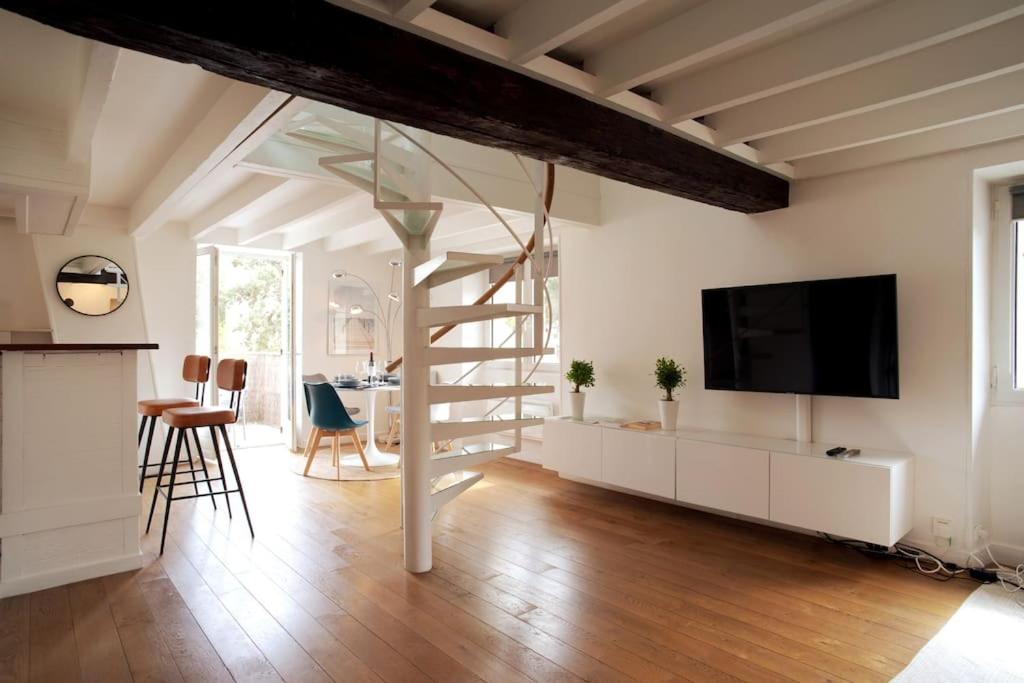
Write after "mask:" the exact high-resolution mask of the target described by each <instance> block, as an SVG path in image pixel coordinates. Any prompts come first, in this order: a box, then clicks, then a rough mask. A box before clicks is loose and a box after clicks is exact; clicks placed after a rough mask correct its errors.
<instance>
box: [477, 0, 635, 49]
mask: <svg viewBox="0 0 1024 683" xmlns="http://www.w3.org/2000/svg"><path fill="white" fill-rule="evenodd" d="M644 1H645V0H574V2H565V1H564V0H563V1H562V2H551V0H528V1H527V2H525V3H523V4H522V5H520V6H519V7H517V8H516V9H515V10H513V11H512V12H510V13H509V14H507V15H505V16H504V17H502V18H501V19H499V20H498V22H497V23H496V24H495V25H494V32H495V33H497V34H498V35H499V36H502V37H503V38H505V39H507V40H508V42H509V59H510V60H511V61H513V62H515V63H516V64H525V63H526V62H529V61H530V60H531V59H535V58H537V57H540V56H541V55H543V54H546V53H548V52H551V51H552V50H554V49H555V48H557V47H560V46H562V45H565V44H566V43H568V42H569V41H571V40H574V39H576V38H578V37H579V36H581V35H583V34H584V33H587V32H588V31H592V30H594V29H595V28H597V27H598V26H601V25H602V24H606V23H608V22H610V21H612V20H613V19H615V18H617V17H619V16H621V15H622V14H624V13H626V12H628V11H629V10H631V9H633V8H635V7H638V6H639V5H641V4H643V2H644Z"/></svg>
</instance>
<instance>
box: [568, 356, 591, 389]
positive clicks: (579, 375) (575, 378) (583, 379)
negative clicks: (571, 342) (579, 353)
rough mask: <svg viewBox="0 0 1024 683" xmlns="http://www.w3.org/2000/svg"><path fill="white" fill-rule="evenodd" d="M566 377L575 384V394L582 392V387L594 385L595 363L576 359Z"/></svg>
mask: <svg viewBox="0 0 1024 683" xmlns="http://www.w3.org/2000/svg"><path fill="white" fill-rule="evenodd" d="M565 378H566V379H567V380H569V383H570V384H573V385H575V387H576V388H575V389H573V390H572V391H573V393H574V394H578V393H580V387H592V386H594V364H593V363H592V362H590V361H589V360H575V359H573V361H572V363H570V364H569V372H567V373H565Z"/></svg>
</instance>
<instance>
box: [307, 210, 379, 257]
mask: <svg viewBox="0 0 1024 683" xmlns="http://www.w3.org/2000/svg"><path fill="white" fill-rule="evenodd" d="M389 232H392V230H391V228H390V227H389V226H388V224H387V221H385V220H384V217H383V216H381V215H380V214H379V213H378V214H377V215H376V216H375V217H374V218H371V219H370V220H368V221H365V222H363V223H360V224H358V225H352V226H351V227H348V228H345V229H344V230H340V231H337V232H335V233H333V234H332V235H329V236H328V237H326V238H324V241H323V247H324V251H341V250H343V249H351V248H353V247H358V246H359V245H361V244H366V243H367V242H372V241H373V240H375V239H379V238H380V237H382V236H384V235H385V234H387V233H389Z"/></svg>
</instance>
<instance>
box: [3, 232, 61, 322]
mask: <svg viewBox="0 0 1024 683" xmlns="http://www.w3.org/2000/svg"><path fill="white" fill-rule="evenodd" d="M9 223H10V224H9V225H4V224H3V222H2V221H0V331H3V330H48V329H50V319H49V317H48V316H47V314H46V302H45V300H44V298H43V286H42V280H41V279H40V277H39V269H38V268H37V267H36V257H35V252H33V250H32V238H31V237H29V236H28V235H22V234H19V233H17V232H15V230H14V222H13V221H9ZM53 286H54V285H53V282H52V281H51V283H50V287H51V288H52V287H53Z"/></svg>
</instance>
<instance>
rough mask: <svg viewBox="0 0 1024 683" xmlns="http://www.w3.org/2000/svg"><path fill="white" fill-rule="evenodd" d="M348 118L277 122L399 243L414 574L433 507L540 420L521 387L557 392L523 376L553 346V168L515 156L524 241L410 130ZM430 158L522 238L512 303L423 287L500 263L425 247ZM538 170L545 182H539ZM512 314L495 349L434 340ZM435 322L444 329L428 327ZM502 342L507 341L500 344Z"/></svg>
mask: <svg viewBox="0 0 1024 683" xmlns="http://www.w3.org/2000/svg"><path fill="white" fill-rule="evenodd" d="M339 111H340V110H339ZM348 116H350V117H352V118H351V119H350V120H333V119H331V118H330V117H328V116H325V115H323V114H322V113H318V114H314V115H311V116H308V117H306V118H304V119H301V120H299V121H297V122H295V124H293V125H292V126H290V127H289V128H288V129H286V130H285V131H284V132H285V134H286V135H288V136H290V137H292V138H294V139H296V140H298V141H301V142H303V143H304V144H309V145H313V146H315V147H317V148H318V149H322V150H323V151H324V152H325V153H326V154H325V155H324V156H322V157H320V159H319V165H320V167H321V168H323V169H324V170H326V171H328V172H330V173H332V174H334V175H336V176H338V177H340V178H343V179H345V180H346V181H348V182H350V183H352V184H353V185H355V186H356V187H359V188H361V189H363V190H366V191H367V192H369V193H371V194H372V195H373V201H374V207H375V208H376V209H377V210H378V211H379V212H380V213H381V215H382V216H383V217H384V219H385V220H386V221H387V223H388V224H389V225H390V226H391V228H392V230H394V232H395V234H396V235H397V236H398V238H399V239H400V240H401V242H402V245H403V247H404V250H405V255H404V258H403V263H404V275H403V299H402V300H403V323H404V330H403V355H402V358H401V359H400V360H399V361H396V362H395V363H392V364H391V365H389V370H391V369H393V368H394V366H395V365H396V364H397V363H401V365H402V366H403V367H402V416H401V422H402V435H401V447H402V451H403V453H402V456H403V457H402V502H403V526H404V535H405V566H406V569H407V570H409V571H411V572H423V571H428V570H429V569H430V568H431V564H432V557H431V540H432V538H431V522H432V520H433V518H434V516H435V515H436V514H437V511H438V510H439V509H440V508H441V507H442V506H443V505H445V504H446V503H448V502H450V501H451V500H453V499H454V498H455V497H457V496H458V495H459V494H461V493H462V492H464V491H466V490H467V489H469V488H470V487H471V486H473V484H475V483H476V482H478V481H480V480H481V479H482V478H483V475H482V474H481V473H479V472H474V471H471V470H469V469H467V468H469V467H478V466H480V465H482V464H486V463H488V462H491V461H494V460H497V459H498V458H503V457H505V456H508V455H512V454H514V453H517V452H519V451H520V450H521V448H522V430H523V429H524V428H527V427H533V426H536V425H540V424H543V419H542V418H539V417H532V416H529V415H524V414H523V405H522V399H523V397H524V396H532V395H537V394H544V393H550V392H553V391H554V387H552V386H545V385H538V384H533V383H530V379H531V378H532V376H533V375H534V373H535V372H536V371H537V368H538V367H539V365H540V362H541V359H542V357H543V356H544V355H545V354H546V353H549V352H550V350H549V349H547V348H546V347H547V345H548V342H549V341H550V336H551V321H550V317H551V302H550V294H549V293H548V290H547V274H548V270H547V267H548V262H547V258H546V254H547V250H546V249H545V248H544V244H545V234H544V229H545V226H547V229H548V235H549V240H548V241H549V243H550V234H551V224H550V216H549V209H550V200H551V192H552V190H553V185H551V184H552V183H553V177H554V176H553V168H552V167H550V166H549V167H548V168H547V173H543V166H542V165H540V164H539V163H538V168H537V173H536V175H534V174H531V173H530V172H529V171H528V170H527V168H526V166H525V165H524V164H523V162H522V160H520V159H519V158H518V157H516V160H517V162H518V163H519V165H520V167H521V168H522V169H523V172H524V173H525V174H526V176H527V178H528V179H529V181H530V183H531V184H532V185H533V188H534V190H535V191H536V195H537V202H536V210H535V217H534V233H533V236H532V238H531V239H530V240H529V244H528V245H527V244H524V243H523V241H522V240H521V239H520V238H519V236H518V235H517V234H516V233H515V231H513V230H512V228H511V226H510V225H509V224H508V222H507V221H506V219H505V218H504V217H503V216H502V215H501V214H500V213H499V212H498V211H497V210H496V209H495V208H494V207H493V206H492V205H491V204H490V203H488V202H487V201H486V200H485V199H484V197H483V196H482V195H481V194H480V193H479V192H478V191H477V190H476V189H475V188H474V187H472V186H471V185H470V184H469V183H468V182H467V181H466V180H465V179H464V178H463V177H462V176H461V175H460V174H459V173H458V172H457V171H456V170H455V169H453V168H452V167H451V166H449V165H448V164H446V163H445V162H444V161H442V160H441V159H439V158H437V156H436V155H434V154H433V152H431V151H430V149H429V148H428V147H427V146H426V145H425V144H423V143H422V142H420V141H419V140H417V139H416V138H415V137H414V135H411V134H409V133H408V132H406V131H405V130H403V129H401V128H399V127H398V126H396V125H394V124H391V123H388V122H383V121H379V120H372V119H368V118H367V117H362V116H360V115H357V114H348ZM318 131H329V132H330V136H325V135H323V134H318ZM429 162H433V163H434V164H436V165H437V166H440V167H441V168H442V169H443V170H444V171H445V172H447V173H450V174H451V175H452V176H454V177H455V178H456V180H458V181H459V182H460V183H461V184H462V185H464V186H465V187H466V188H467V189H468V190H469V191H470V192H471V193H472V194H473V195H474V196H475V197H476V198H477V200H478V201H479V202H480V203H481V205H483V206H484V207H486V208H487V209H488V210H489V211H490V212H491V213H492V214H493V215H494V216H495V218H496V219H497V220H498V222H499V223H501V224H502V225H504V226H505V229H506V230H507V231H508V233H509V235H510V237H511V238H512V239H513V240H514V241H515V243H516V244H517V245H518V247H519V249H520V258H519V259H518V260H517V262H516V263H515V264H513V266H512V268H514V269H515V293H516V296H515V302H514V303H508V304H496V303H490V302H481V301H478V302H477V303H476V304H471V305H465V306H439V307H438V306H433V307H432V306H431V305H430V290H431V288H433V287H436V286H439V285H442V284H446V283H448V282H452V281H455V280H458V279H461V278H463V277H467V276H469V275H472V274H474V273H477V272H480V271H482V270H486V269H490V268H492V267H493V266H495V265H500V264H501V263H502V262H503V259H501V258H500V257H496V256H493V255H489V254H471V253H465V252H445V253H442V254H435V255H432V254H431V253H430V239H431V236H432V234H433V232H434V230H435V229H436V227H437V225H438V222H439V220H440V218H441V215H442V213H443V210H444V206H443V204H442V203H440V202H435V201H432V199H431V195H430V191H429V189H430V188H429V179H430V167H429V166H428V164H429ZM542 176H543V177H544V178H546V181H541V177H542ZM523 254H525V257H524V256H523ZM527 267H528V268H529V273H530V278H531V280H532V287H531V288H530V290H529V291H528V290H527V288H526V287H525V284H524V283H525V272H524V271H525V270H526V268H527ZM545 313H546V314H547V315H546V316H545ZM509 317H512V318H515V326H514V330H513V332H512V333H511V334H510V335H509V337H508V338H506V339H505V340H503V341H502V342H501V344H500V345H499V346H498V347H493V346H492V347H451V346H445V347H437V346H432V345H431V344H432V340H436V339H437V338H438V337H439V336H441V335H442V334H444V332H446V331H448V330H450V329H451V328H453V327H454V326H457V325H461V324H464V323H469V322H478V321H484V320H494V319H499V318H509ZM529 318H532V319H533V334H532V339H529V340H527V339H526V334H525V321H526V320H527V319H529ZM545 321H546V322H547V324H545ZM434 328H440V330H439V331H438V332H436V333H434V334H433V335H432V334H431V330H432V329H434ZM545 331H546V333H545ZM510 341H512V342H513V346H510V347H506V346H505V344H506V343H508V342H510ZM530 358H533V359H534V363H533V366H532V368H530V370H529V371H528V372H524V370H525V368H524V360H526V359H530ZM504 359H512V360H513V361H514V370H513V382H512V383H510V384H492V385H473V384H464V383H463V381H464V380H467V379H468V378H469V377H470V376H471V375H473V373H474V372H476V371H477V370H478V369H479V368H480V367H481V365H482V364H484V363H486V362H488V361H493V360H504ZM389 360H391V359H389ZM462 363H473V366H472V367H471V368H470V369H469V370H468V371H467V372H464V373H463V374H462V375H461V376H460V377H459V378H458V379H457V380H456V381H455V382H452V383H447V384H439V385H436V384H431V383H430V381H429V378H430V376H431V373H430V368H431V366H434V365H448V364H462ZM493 400H497V401H498V403H497V404H496V405H494V406H493V407H492V408H490V409H489V410H487V411H486V412H484V414H483V415H480V416H478V417H470V418H461V419H449V420H438V421H433V422H432V421H431V418H430V406H431V405H433V404H442V403H444V404H447V403H462V402H473V401H493ZM509 401H512V405H513V409H512V412H511V413H509V414H500V413H499V411H500V410H501V409H502V408H503V407H504V406H505V405H506V404H507V403H508V402H509ZM508 431H512V432H513V434H514V442H513V444H512V445H509V444H504V443H500V442H494V443H491V442H488V443H469V444H460V445H458V446H456V447H455V448H453V449H451V450H444V449H438V451H437V452H433V449H432V448H431V445H432V444H433V443H435V442H447V443H448V444H452V443H453V442H454V441H457V440H462V439H477V438H480V437H483V436H485V435H488V434H496V433H499V432H502V433H504V432H508ZM370 438H373V437H372V435H371V436H370Z"/></svg>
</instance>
